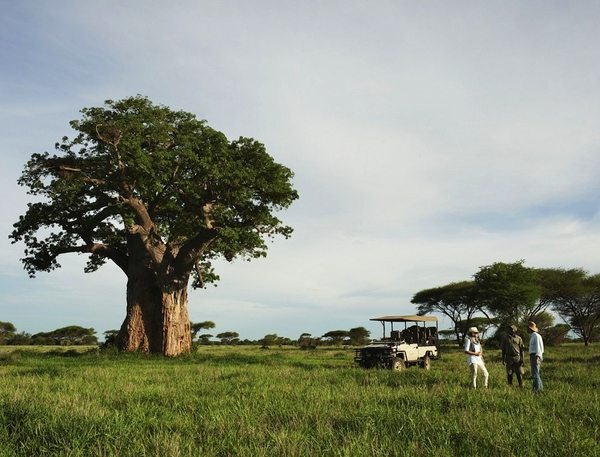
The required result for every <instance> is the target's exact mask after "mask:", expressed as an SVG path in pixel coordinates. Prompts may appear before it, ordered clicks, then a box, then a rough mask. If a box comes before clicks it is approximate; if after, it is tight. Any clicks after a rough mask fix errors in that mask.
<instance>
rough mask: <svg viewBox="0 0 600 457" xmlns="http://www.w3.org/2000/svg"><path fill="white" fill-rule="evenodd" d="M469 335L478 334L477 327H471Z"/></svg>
mask: <svg viewBox="0 0 600 457" xmlns="http://www.w3.org/2000/svg"><path fill="white" fill-rule="evenodd" d="M469 333H479V330H477V327H471V328H470V329H469Z"/></svg>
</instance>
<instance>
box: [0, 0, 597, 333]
mask: <svg viewBox="0 0 600 457" xmlns="http://www.w3.org/2000/svg"><path fill="white" fill-rule="evenodd" d="M0 6H1V7H2V12H3V13H2V15H0V43H1V45H0V59H1V61H2V66H1V67H0V154H1V157H2V161H3V166H2V169H1V170H0V173H1V175H0V176H1V180H0V185H1V186H2V187H1V192H2V195H3V196H4V198H3V199H2V201H1V203H0V205H1V210H2V214H3V217H2V218H1V222H0V243H1V244H0V246H2V254H3V255H2V256H1V257H0V320H1V321H9V322H12V323H13V324H15V326H16V327H17V330H18V331H26V332H28V333H37V332H40V331H49V330H52V329H55V328H58V327H62V326H66V325H81V326H84V327H93V328H94V329H96V330H97V331H98V334H99V335H101V334H102V332H104V331H106V330H110V329H118V328H119V327H120V325H121V323H122V321H123V319H124V317H125V287H126V278H125V276H124V275H123V274H122V272H120V270H118V269H117V268H116V267H114V266H112V265H106V266H105V267H103V268H101V269H100V270H99V271H98V272H96V273H93V274H84V273H83V266H84V264H85V258H84V257H82V256H76V255H73V256H72V257H68V258H61V259H60V262H61V264H62V268H61V269H59V270H57V271H54V272H52V273H40V274H39V275H38V276H37V277H36V278H35V279H30V278H28V276H27V274H26V272H25V271H24V269H23V267H22V265H21V263H20V261H19V259H20V257H22V255H23V245H22V244H15V245H13V244H11V243H10V241H9V239H8V235H9V233H10V232H11V230H12V224H13V223H14V222H15V221H16V220H18V217H19V215H21V214H23V213H24V212H25V210H26V204H27V202H28V201H30V200H29V199H30V197H29V196H28V195H27V194H26V191H25V189H23V188H21V187H19V186H18V185H17V182H16V181H17V179H18V177H19V176H20V174H21V171H22V170H23V167H24V165H25V163H26V162H27V160H28V159H29V157H30V156H31V154H33V153H35V152H43V151H52V149H53V145H54V143H55V142H56V141H57V140H59V139H60V138H61V137H62V136H64V135H67V136H69V135H72V133H73V132H72V131H71V130H70V128H69V124H68V123H69V121H70V120H73V119H78V118H79V117H80V114H79V110H80V109H82V108H84V107H91V106H100V105H102V103H103V102H104V100H107V99H113V100H117V99H120V98H125V97H128V96H132V95H136V94H142V95H145V96H147V97H149V98H150V99H151V100H152V101H153V102H155V103H158V104H164V105H167V106H169V107H171V108H172V109H176V110H184V111H188V112H192V113H194V114H195V115H196V116H197V117H198V118H200V119H206V120H207V122H208V124H209V125H210V126H211V127H213V128H215V129H217V130H220V131H222V132H223V133H225V134H226V135H227V137H228V138H229V139H236V138H238V137H239V136H245V137H252V138H255V139H257V140H258V141H260V142H262V143H263V144H265V146H266V149H267V151H268V152H269V153H270V154H271V155H272V156H273V157H274V158H275V160H276V161H277V162H279V163H282V164H284V165H286V166H288V167H289V168H291V169H292V170H293V171H294V173H295V177H294V186H295V187H296V189H297V190H298V192H299V194H300V199H299V200H297V201H296V202H294V203H293V205H292V206H291V207H290V208H289V209H288V210H286V211H284V212H282V213H281V214H280V218H281V219H283V221H284V222H285V223H286V224H288V225H291V226H292V227H293V228H294V233H293V235H292V237H291V238H290V239H289V240H285V239H283V238H280V239H276V240H275V241H274V242H273V243H272V244H270V247H269V254H268V256H267V258H265V259H260V260H255V261H252V262H243V261H242V262H233V263H227V262H220V263H218V264H217V272H218V273H219V274H220V276H221V281H220V282H219V284H218V286H217V287H210V288H209V289H207V290H196V291H192V292H191V293H190V299H189V312H190V318H191V320H192V321H194V322H199V321H205V320H212V321H213V322H215V324H216V328H215V329H214V330H212V333H214V334H216V333H219V332H224V331H236V332H238V333H239V334H240V337H241V338H242V339H245V338H248V339H258V338H261V337H262V336H264V335H265V334H268V333H277V334H278V335H280V336H287V337H290V338H297V337H298V336H299V335H300V334H301V333H310V334H312V335H314V336H320V335H322V334H324V333H326V332H327V331H329V330H336V329H345V330H348V329H350V328H353V327H358V326H364V327H366V328H367V329H369V330H371V331H372V334H373V336H378V335H379V334H380V330H381V327H380V324H378V323H374V322H370V321H369V319H370V318H372V317H376V316H381V315H389V314H413V313H415V311H416V309H415V306H414V305H412V304H411V303H410V300H411V298H412V296H413V295H414V294H415V293H416V292H418V291H419V290H422V289H426V288H430V287H436V286H441V285H445V284H448V283H450V282H454V281H461V280H468V279H471V278H472V275H473V274H475V273H476V272H477V271H478V269H479V268H480V267H481V266H484V265H490V264H492V263H494V262H514V261H518V260H524V261H525V265H527V266H531V267H564V268H571V267H581V268H584V269H586V270H587V271H589V272H590V273H598V272H600V256H599V253H600V214H599V209H600V180H599V179H598V174H599V171H600V129H599V128H598V126H599V125H600V103H599V102H600V48H599V47H598V45H597V44H598V43H600V28H598V27H597V24H598V20H599V19H600V3H599V2H596V1H584V0H582V1H578V2H560V1H551V0H544V1H529V2H515V1H486V2H474V1H460V0H459V1H453V2H447V1H427V2H423V1H383V0H382V1H374V2H367V1H352V0H344V1H336V0H332V1H327V2H318V1H303V2H293V1H285V0H284V1H281V0H277V1H261V0H257V1H253V2H246V1H226V0H225V1H218V2H211V1H186V0H182V1H177V2H161V1H137V2H136V1H126V2H124V1H96V2H81V1H67V0H53V1H50V0H47V1H45V0H39V1H33V0H23V1H19V2H14V1H10V0H0Z"/></svg>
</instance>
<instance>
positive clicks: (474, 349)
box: [465, 338, 483, 365]
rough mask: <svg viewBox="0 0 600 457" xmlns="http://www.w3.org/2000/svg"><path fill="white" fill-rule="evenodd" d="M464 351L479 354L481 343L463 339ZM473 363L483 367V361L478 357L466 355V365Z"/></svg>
mask: <svg viewBox="0 0 600 457" xmlns="http://www.w3.org/2000/svg"><path fill="white" fill-rule="evenodd" d="M471 343H473V346H471ZM465 351H471V352H481V343H479V341H477V342H475V341H473V340H472V339H471V338H465ZM474 363H477V364H479V365H483V359H482V358H481V356H479V355H471V354H467V365H472V364H474Z"/></svg>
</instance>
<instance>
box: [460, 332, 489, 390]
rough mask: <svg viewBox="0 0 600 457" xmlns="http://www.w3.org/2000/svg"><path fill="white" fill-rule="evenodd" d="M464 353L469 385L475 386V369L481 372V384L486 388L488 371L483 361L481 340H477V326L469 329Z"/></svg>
mask: <svg viewBox="0 0 600 457" xmlns="http://www.w3.org/2000/svg"><path fill="white" fill-rule="evenodd" d="M465 354H467V365H469V369H470V371H471V387H472V388H473V389H475V388H477V371H478V370H481V373H482V374H483V386H484V387H485V388H487V386H488V378H489V373H488V371H487V368H486V367H485V363H483V355H482V348H481V341H479V330H477V327H471V328H470V329H469V337H468V338H466V339H465Z"/></svg>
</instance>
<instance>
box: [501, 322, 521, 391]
mask: <svg viewBox="0 0 600 457" xmlns="http://www.w3.org/2000/svg"><path fill="white" fill-rule="evenodd" d="M523 360H524V359H523V340H522V339H521V337H520V336H519V335H517V327H516V326H515V325H511V326H509V327H508V334H507V335H506V338H505V339H504V343H503V344H502V364H503V365H506V376H507V379H508V384H509V385H511V386H512V381H513V373H514V374H515V375H517V382H518V383H519V387H523Z"/></svg>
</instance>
